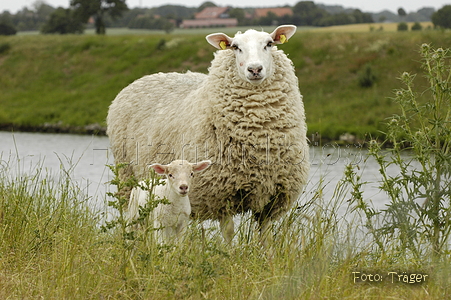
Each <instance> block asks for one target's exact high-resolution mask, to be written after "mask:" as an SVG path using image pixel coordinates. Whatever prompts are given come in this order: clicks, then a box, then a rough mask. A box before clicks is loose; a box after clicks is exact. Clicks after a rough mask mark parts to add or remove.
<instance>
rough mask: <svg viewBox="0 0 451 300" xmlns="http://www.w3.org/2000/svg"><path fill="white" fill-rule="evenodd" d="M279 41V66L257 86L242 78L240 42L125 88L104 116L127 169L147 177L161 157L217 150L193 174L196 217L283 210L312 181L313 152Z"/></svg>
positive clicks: (197, 156) (194, 156) (202, 155)
mask: <svg viewBox="0 0 451 300" xmlns="http://www.w3.org/2000/svg"><path fill="white" fill-rule="evenodd" d="M272 51H273V52H272V55H273V60H274V64H275V66H274V68H273V69H274V74H272V75H270V76H268V78H266V79H265V81H264V82H263V83H262V84H260V85H258V86H254V85H252V84H250V83H248V82H246V81H243V80H242V79H241V78H240V76H239V75H238V73H237V68H236V62H235V55H234V53H233V51H232V50H222V51H217V52H216V53H215V58H214V60H213V61H212V65H211V67H210V68H209V75H204V74H200V73H192V72H187V73H185V74H180V73H158V74H154V75H149V76H145V77H143V78H141V79H139V80H137V81H135V82H134V83H132V84H131V85H129V86H128V87H126V88H125V89H124V90H122V91H121V92H120V93H119V95H118V96H117V97H116V99H115V100H114V101H113V103H112V105H111V106H110V111H109V114H108V118H107V123H108V132H107V133H108V135H109V137H110V141H111V146H112V149H113V155H114V157H115V159H116V163H118V162H127V163H130V166H129V167H128V168H126V169H124V171H123V172H122V173H121V177H123V178H124V177H128V176H130V175H132V174H134V175H135V176H136V177H138V179H142V178H144V177H146V176H148V169H147V166H148V165H149V164H152V163H154V162H159V163H169V162H170V161H172V160H175V159H186V160H189V161H196V160H197V161H200V160H203V159H210V160H211V161H212V162H213V164H212V166H211V167H210V168H209V169H207V170H206V171H205V172H203V173H202V174H200V175H198V176H197V177H195V178H194V180H193V185H192V187H193V188H192V191H191V193H190V201H191V205H192V214H193V217H196V218H199V219H202V220H203V219H219V218H222V217H223V216H225V215H235V214H238V213H244V212H246V211H249V210H252V212H253V213H254V216H255V217H256V218H260V217H264V218H266V217H269V218H271V219H274V218H277V217H279V216H280V215H281V214H283V213H286V212H287V211H288V210H289V209H290V207H291V206H292V204H293V202H294V201H296V200H297V199H298V197H299V195H300V194H301V192H302V189H303V186H304V185H305V184H306V182H307V177H308V171H309V156H308V145H307V139H306V124H305V114H304V106H303V102H302V96H301V94H300V92H299V88H298V79H297V77H296V75H295V73H294V67H293V64H292V62H291V60H289V59H288V57H287V56H286V55H285V54H284V53H283V51H281V50H277V48H276V47H273V49H272Z"/></svg>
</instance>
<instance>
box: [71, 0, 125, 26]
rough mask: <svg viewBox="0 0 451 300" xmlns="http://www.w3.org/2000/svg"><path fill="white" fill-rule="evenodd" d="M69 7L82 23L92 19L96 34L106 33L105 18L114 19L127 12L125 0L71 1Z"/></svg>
mask: <svg viewBox="0 0 451 300" xmlns="http://www.w3.org/2000/svg"><path fill="white" fill-rule="evenodd" d="M70 5H71V7H72V8H73V9H74V10H75V16H76V18H78V19H79V20H80V21H81V22H82V23H87V22H88V21H89V18H91V17H93V18H94V26H95V28H96V33H97V34H105V33H106V26H105V17H106V16H109V17H111V18H112V19H116V18H119V17H120V16H122V14H123V13H124V12H125V11H126V10H128V7H127V4H126V3H125V0H71V1H70Z"/></svg>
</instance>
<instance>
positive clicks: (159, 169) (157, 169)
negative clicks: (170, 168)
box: [149, 164, 167, 175]
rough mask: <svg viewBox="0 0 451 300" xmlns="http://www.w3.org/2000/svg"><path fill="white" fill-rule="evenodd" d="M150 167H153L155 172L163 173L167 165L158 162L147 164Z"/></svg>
mask: <svg viewBox="0 0 451 300" xmlns="http://www.w3.org/2000/svg"><path fill="white" fill-rule="evenodd" d="M149 167H150V168H152V169H154V170H155V172H157V174H160V175H164V174H165V172H166V169H167V166H165V165H160V164H153V165H150V166H149Z"/></svg>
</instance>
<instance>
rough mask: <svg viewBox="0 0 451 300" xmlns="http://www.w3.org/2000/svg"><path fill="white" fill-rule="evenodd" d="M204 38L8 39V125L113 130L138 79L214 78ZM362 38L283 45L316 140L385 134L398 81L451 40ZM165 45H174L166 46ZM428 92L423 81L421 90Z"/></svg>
mask: <svg viewBox="0 0 451 300" xmlns="http://www.w3.org/2000/svg"><path fill="white" fill-rule="evenodd" d="M362 26H363V27H365V28H367V26H368V24H365V25H360V27H359V28H363V27H362ZM353 28H354V27H353ZM224 30H225V31H227V32H228V33H229V34H232V32H233V31H235V30H236V29H224ZM267 30H270V29H267ZM334 30H336V31H334ZM113 31H114V30H113ZM204 31H205V29H203V30H200V29H199V30H194V31H188V32H181V31H180V32H176V33H173V34H170V35H167V34H162V33H161V32H160V33H152V32H145V33H142V34H140V35H136V34H126V35H124V34H125V33H126V32H123V31H121V30H120V29H117V30H115V31H114V32H115V33H116V34H111V35H107V36H95V35H68V36H56V35H46V36H43V35H19V36H12V37H0V45H4V46H3V47H0V48H1V49H4V50H2V53H0V66H1V68H2V72H1V74H0V85H1V86H2V96H1V99H0V125H5V124H14V125H16V126H18V127H23V128H26V127H33V126H42V125H43V124H46V123H47V124H60V125H62V126H69V127H73V126H85V125H87V124H92V123H97V124H100V125H102V126H104V125H105V118H106V114H107V110H108V106H109V104H110V103H111V101H112V100H113V99H114V98H115V96H116V95H117V93H118V92H119V91H120V90H121V89H122V88H124V87H125V86H127V85H128V84H130V83H131V82H133V81H134V80H136V79H138V78H140V77H142V76H144V75H147V74H151V73H156V72H170V71H176V72H183V71H186V70H192V71H197V72H204V73H205V72H207V68H208V66H209V64H210V61H211V60H212V58H213V52H214V49H213V48H212V47H211V46H210V45H208V43H207V42H206V41H205V38H204V37H205V32H204ZM209 31H210V32H211V31H212V30H209ZM213 31H221V29H217V30H213ZM230 31H232V32H230ZM354 31H359V30H357V29H355V28H354V29H351V28H347V31H346V30H345V29H340V30H338V29H336V28H335V29H334V28H329V30H328V31H325V29H321V30H318V29H315V30H312V29H309V30H299V32H298V33H297V34H296V35H295V36H294V37H293V38H292V39H291V40H290V42H289V43H287V44H286V45H282V46H280V48H281V49H283V50H284V51H285V52H286V53H288V54H289V57H290V58H291V59H292V60H293V62H294V65H295V67H296V72H297V75H298V77H299V86H300V90H301V93H302V94H303V96H304V102H305V108H306V113H307V123H308V126H309V135H311V134H312V133H315V132H319V133H320V134H321V136H322V137H323V138H332V139H337V138H338V136H339V135H340V134H343V133H345V132H350V133H353V134H356V135H358V136H359V137H360V138H364V137H365V134H367V133H369V134H371V135H373V136H374V135H377V134H379V133H378V132H379V131H380V130H384V128H383V125H382V124H381V122H383V121H384V119H385V118H386V117H388V116H389V115H390V114H391V113H393V112H394V110H395V109H396V108H394V107H393V104H392V101H391V100H390V99H389V98H390V97H392V96H393V90H394V89H395V88H396V86H397V84H398V80H397V78H398V77H399V76H400V74H402V72H404V71H408V72H412V73H419V72H420V67H419V64H418V63H417V62H418V61H419V60H420V55H419V53H418V51H417V50H416V49H418V47H419V45H421V44H422V43H431V44H432V45H433V46H434V47H441V46H443V47H446V45H449V44H450V39H451V37H450V36H449V34H447V33H446V32H441V31H422V32H391V31H383V32H369V30H368V31H366V32H354ZM122 32H123V34H122V35H121V33H122ZM134 33H136V32H135V31H134ZM162 40H164V42H165V44H166V47H164V48H159V47H158V45H159V43H161V41H162ZM5 45H6V46H5ZM367 66H370V68H371V70H372V72H373V74H374V75H375V78H376V79H375V82H374V85H373V86H372V87H369V88H362V87H360V86H359V77H361V76H362V75H361V74H362V72H363V71H364V69H365V68H366V67H367ZM425 85H426V83H425V81H424V79H423V78H420V77H418V78H417V79H416V86H418V87H421V86H425Z"/></svg>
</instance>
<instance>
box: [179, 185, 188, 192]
mask: <svg viewBox="0 0 451 300" xmlns="http://www.w3.org/2000/svg"><path fill="white" fill-rule="evenodd" d="M180 192H181V193H182V194H186V193H188V185H187V184H182V185H180Z"/></svg>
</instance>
